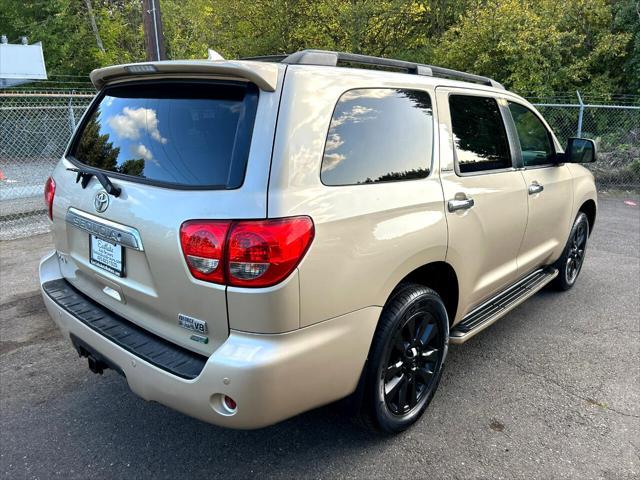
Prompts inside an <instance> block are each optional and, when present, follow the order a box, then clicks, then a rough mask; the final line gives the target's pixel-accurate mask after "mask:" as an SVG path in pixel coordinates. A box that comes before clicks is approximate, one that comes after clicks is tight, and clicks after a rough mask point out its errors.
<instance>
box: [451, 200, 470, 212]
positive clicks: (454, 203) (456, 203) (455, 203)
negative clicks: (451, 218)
mask: <svg viewBox="0 0 640 480" xmlns="http://www.w3.org/2000/svg"><path fill="white" fill-rule="evenodd" d="M447 205H448V207H449V211H450V212H457V211H458V210H468V209H469V208H471V207H473V206H474V205H475V202H474V201H473V198H465V199H457V198H456V199H454V200H449V202H448V204H447Z"/></svg>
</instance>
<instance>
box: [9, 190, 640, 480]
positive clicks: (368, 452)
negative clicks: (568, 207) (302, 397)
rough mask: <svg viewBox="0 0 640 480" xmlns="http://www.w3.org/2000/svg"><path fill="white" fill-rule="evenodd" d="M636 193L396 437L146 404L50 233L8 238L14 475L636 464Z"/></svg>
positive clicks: (639, 308) (486, 470)
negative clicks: (70, 319)
mask: <svg viewBox="0 0 640 480" xmlns="http://www.w3.org/2000/svg"><path fill="white" fill-rule="evenodd" d="M623 200H624V199H621V198H618V199H606V198H604V199H601V202H600V209H599V212H598V219H597V222H596V228H595V232H594V234H593V236H592V237H591V240H590V244H589V246H588V251H587V260H586V263H585V265H584V267H583V270H582V273H581V275H580V278H579V280H578V283H577V285H576V287H575V288H574V289H573V290H571V291H569V292H567V293H563V294H560V293H555V292H551V291H543V292H541V293H539V294H537V295H536V296H534V297H533V298H531V299H530V300H528V301H527V302H526V303H524V304H523V305H521V306H520V307H518V308H516V309H515V310H514V311H513V312H511V313H510V314H509V315H507V316H506V317H505V318H503V319H502V320H500V321H499V322H498V323H496V324H495V325H493V326H492V327H490V328H488V329H487V330H485V331H484V332H482V333H480V334H479V335H478V336H476V337H474V338H473V339H471V340H470V341H469V342H467V343H466V344H464V345H461V346H452V347H451V348H450V353H449V356H448V358H447V365H446V368H445V373H444V376H443V379H442V382H441V384H440V388H439V390H438V392H437V394H436V396H435V398H434V400H433V402H432V404H431V407H430V408H429V410H428V411H427V413H426V414H425V415H424V417H423V419H422V420H421V421H420V422H419V423H418V424H417V425H416V426H414V427H413V428H412V429H410V430H409V431H407V432H406V433H404V434H402V435H399V436H396V437H380V436H376V435H373V434H369V433H367V432H366V431H363V430H361V429H359V428H358V427H356V426H354V425H352V424H351V423H350V421H349V420H348V418H347V417H346V416H345V415H344V414H343V412H341V410H340V407H339V406H335V405H334V406H329V407H324V408H321V409H318V410H314V411H312V412H309V413H306V414H303V415H300V416H298V417H296V418H293V419H291V420H288V421H286V422H283V423H281V424H279V425H276V426H273V427H269V428H266V429H262V430H258V431H232V430H225V429H221V428H218V427H214V426H212V425H208V424H205V423H202V422H199V421H197V420H193V419H191V418H189V417H186V416H184V415H182V414H180V413H177V412H174V411H172V410H169V409H168V408H165V407H163V406H161V405H158V404H152V403H147V402H145V401H143V400H141V399H140V398H138V397H136V396H135V395H134V394H133V393H131V392H130V391H129V389H128V388H127V384H126V381H125V380H124V379H123V378H122V377H120V376H119V375H117V374H116V373H115V372H113V371H107V372H106V373H105V374H104V375H103V376H96V375H94V374H92V373H90V372H89V370H88V368H87V366H86V360H83V359H79V358H78V357H77V355H76V354H75V352H74V351H73V350H72V348H71V346H70V344H69V343H68V342H67V341H65V340H63V339H62V338H61V336H60V334H59V333H58V331H57V329H56V327H55V325H54V323H53V321H52V320H50V319H49V317H48V315H47V314H46V312H45V310H44V306H43V303H42V300H41V299H40V294H39V292H38V290H37V287H38V283H37V273H36V269H37V263H38V260H39V258H40V257H41V256H42V255H43V254H44V253H45V252H46V251H48V250H50V249H51V248H52V243H51V238H50V236H49V235H40V236H35V237H31V238H28V239H22V240H15V241H5V242H0V285H1V291H0V393H1V396H0V475H1V476H2V477H3V478H42V479H48V478H58V477H59V478H82V479H88V478H212V477H226V478H238V477H240V478H243V477H249V476H253V475H256V476H258V475H259V477H260V478H265V477H289V478H308V477H313V478H319V477H322V478H327V477H340V478H427V477H429V478H554V479H557V478H580V479H584V478H611V479H623V478H638V476H639V475H640V313H639V312H640V287H639V285H640V209H639V207H638V206H637V205H633V203H634V202H635V203H637V201H638V200H637V198H635V199H633V200H634V202H628V203H624V201H623ZM282 394H283V395H286V394H287V393H286V392H282Z"/></svg>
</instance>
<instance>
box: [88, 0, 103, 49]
mask: <svg viewBox="0 0 640 480" xmlns="http://www.w3.org/2000/svg"><path fill="white" fill-rule="evenodd" d="M84 3H85V4H86V5H87V12H88V13H89V20H90V21H91V30H93V35H94V36H95V37H96V44H97V45H98V48H99V49H100V51H101V52H102V53H104V44H103V43H102V38H100V32H99V31H98V25H97V24H96V16H95V15H94V14H93V8H92V7H91V0H85V1H84Z"/></svg>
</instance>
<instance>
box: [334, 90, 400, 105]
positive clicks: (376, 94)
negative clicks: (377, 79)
mask: <svg viewBox="0 0 640 480" xmlns="http://www.w3.org/2000/svg"><path fill="white" fill-rule="evenodd" d="M395 94H396V91H395V90H393V89H391V88H361V89H358V90H350V91H348V92H346V93H344V94H343V95H342V97H341V98H340V100H341V101H345V102H346V101H349V100H356V99H358V98H387V97H392V96H393V95H395Z"/></svg>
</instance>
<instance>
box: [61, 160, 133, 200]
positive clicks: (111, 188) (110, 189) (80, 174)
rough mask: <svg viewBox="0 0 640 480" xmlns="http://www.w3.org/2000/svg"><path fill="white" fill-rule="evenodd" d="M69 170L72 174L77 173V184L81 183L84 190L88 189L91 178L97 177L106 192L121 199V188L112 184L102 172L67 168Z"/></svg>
mask: <svg viewBox="0 0 640 480" xmlns="http://www.w3.org/2000/svg"><path fill="white" fill-rule="evenodd" d="M67 170H69V171H70V172H76V173H77V176H76V183H78V182H80V185H82V188H86V187H87V185H89V180H91V177H96V178H97V179H98V181H99V182H100V184H101V185H102V187H103V188H104V189H105V191H106V192H107V193H108V194H109V195H113V196H114V197H119V196H120V193H121V192H122V190H121V189H120V187H116V186H115V185H114V184H113V183H111V180H109V177H107V176H106V175H105V174H104V173H102V172H96V171H94V170H87V169H84V168H82V167H79V168H67Z"/></svg>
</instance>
